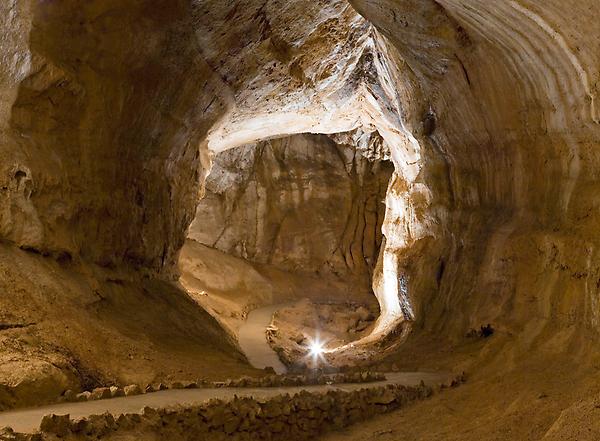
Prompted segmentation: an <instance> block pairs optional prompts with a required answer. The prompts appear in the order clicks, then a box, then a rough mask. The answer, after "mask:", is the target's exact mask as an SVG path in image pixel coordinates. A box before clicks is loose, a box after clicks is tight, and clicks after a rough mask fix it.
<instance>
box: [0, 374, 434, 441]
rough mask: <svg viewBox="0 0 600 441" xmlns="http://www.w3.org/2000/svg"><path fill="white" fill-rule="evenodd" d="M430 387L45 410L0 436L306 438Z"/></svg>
mask: <svg viewBox="0 0 600 441" xmlns="http://www.w3.org/2000/svg"><path fill="white" fill-rule="evenodd" d="M432 393H433V391H432V389H431V388H429V387H427V386H425V385H423V384H421V385H420V386H417V387H406V386H400V385H387V386H382V387H373V388H366V389H360V390H357V391H352V392H344V391H339V390H334V391H328V392H325V393H310V392H306V391H302V392H300V393H298V394H296V395H294V396H289V395H279V396H276V397H274V398H271V399H268V400H256V399H253V398H237V397H236V398H235V399H233V400H230V401H222V400H211V401H208V402H207V403H205V404H202V405H199V406H193V407H188V408H172V409H159V410H156V409H152V408H148V407H147V408H144V409H143V410H142V413H141V414H125V415H121V416H119V417H117V418H115V417H113V416H112V415H110V414H104V415H96V416H90V417H88V418H84V419H80V420H76V421H74V420H72V419H70V417H69V416H68V415H63V416H57V415H48V416H45V417H44V418H43V420H42V423H41V426H40V431H39V432H38V433H36V434H18V433H14V432H12V431H11V430H10V429H5V430H4V431H3V432H0V441H8V440H11V441H50V440H52V441H54V440H57V439H65V440H68V441H77V440H89V439H96V440H98V439H99V440H117V439H118V440H129V439H131V440H134V439H135V440H140V441H142V440H145V439H148V440H150V439H157V437H158V439H164V440H169V441H179V440H186V441H192V440H195V441H197V440H206V441H225V440H228V441H236V440H240V441H242V440H243V441H256V440H270V441H279V440H281V441H293V440H308V439H311V438H314V437H315V436H316V435H318V434H320V433H323V432H325V431H327V430H331V429H334V428H343V427H346V426H348V425H350V424H353V423H356V422H359V421H362V420H365V419H367V418H369V417H372V416H374V415H378V414H382V413H385V412H390V411H392V410H396V409H399V408H401V407H403V406H405V405H406V404H408V403H410V402H412V401H415V400H421V399H424V398H427V397H429V396H430V395H431V394H432Z"/></svg>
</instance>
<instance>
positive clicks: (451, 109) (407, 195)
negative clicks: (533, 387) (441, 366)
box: [351, 0, 600, 347]
mask: <svg viewBox="0 0 600 441" xmlns="http://www.w3.org/2000/svg"><path fill="white" fill-rule="evenodd" d="M351 3H352V5H353V6H354V7H355V8H356V9H357V10H358V11H359V12H360V13H361V14H363V15H364V16H365V18H367V19H368V20H369V21H370V22H372V23H373V24H374V25H375V26H376V27H377V29H378V30H379V31H380V32H381V34H383V35H384V36H385V37H386V38H387V40H388V41H389V42H390V43H391V44H393V46H394V47H395V48H396V49H397V51H398V53H399V56H400V57H401V58H402V60H404V62H405V63H406V64H405V67H406V69H404V70H402V73H403V74H404V75H406V80H405V81H404V84H405V85H406V88H405V91H406V93H405V96H406V97H407V98H406V99H405V100H404V101H403V103H402V104H403V111H404V113H403V116H404V118H405V124H406V127H407V129H408V130H410V131H411V132H412V133H413V135H414V136H415V138H416V139H417V140H418V142H419V144H420V146H421V158H422V159H421V163H420V168H421V173H420V175H419V177H418V178H417V179H416V180H415V181H413V182H408V183H407V182H405V180H404V179H402V178H401V177H400V178H399V179H398V180H397V181H396V182H395V183H392V184H391V186H390V191H389V192H388V202H387V205H388V209H389V207H390V206H392V205H393V204H402V205H404V206H406V207H408V208H407V209H406V210H405V211H404V213H405V215H404V216H402V217H398V218H396V219H395V220H392V219H393V217H392V216H388V217H387V219H388V221H386V223H385V225H384V234H385V236H386V238H387V239H388V250H389V254H388V255H394V256H395V259H397V265H398V266H399V268H400V270H399V272H400V273H402V272H404V273H406V275H407V280H408V284H407V286H408V295H409V299H410V302H411V304H412V306H413V307H414V313H415V319H416V320H417V321H418V326H417V327H418V328H419V329H422V328H425V329H426V330H429V331H433V332H435V333H438V332H440V331H441V330H444V333H446V335H447V336H451V337H452V338H454V339H459V338H461V337H462V336H463V335H464V333H465V331H466V330H468V329H469V328H473V327H475V328H476V327H478V326H479V325H480V324H482V323H489V322H494V323H497V326H499V327H500V328H501V329H502V330H503V331H506V332H509V333H516V334H517V335H522V336H523V338H524V340H525V341H524V343H525V345H524V347H529V345H530V344H531V342H532V341H534V339H535V337H534V336H540V335H544V333H545V332H552V333H554V332H555V329H556V327H558V328H561V327H563V326H571V325H573V324H575V323H576V324H577V326H580V327H581V329H582V330H591V331H592V332H593V333H594V334H596V333H597V324H598V323H599V321H598V311H597V308H595V306H593V305H596V303H597V302H596V300H595V299H596V297H597V288H596V287H597V285H596V282H597V280H598V274H600V267H599V266H598V265H597V264H596V263H595V262H596V261H597V260H598V259H597V251H596V250H597V249H598V239H597V233H596V232H597V231H598V220H597V216H596V215H595V214H594V213H595V211H596V207H597V201H596V199H597V198H596V197H595V196H594V194H596V193H597V189H598V184H597V182H598V172H597V170H598V165H600V164H599V163H598V157H597V154H596V152H595V150H596V147H597V146H598V144H599V143H600V125H599V124H598V116H599V114H598V105H597V100H598V92H599V84H600V83H599V82H598V79H599V78H600V76H599V69H600V62H599V61H600V55H599V54H600V52H599V48H600V29H599V28H598V26H596V25H595V23H596V22H597V18H598V14H597V11H595V6H594V2H592V1H580V2H563V1H558V0H556V1H554V0H551V1H544V2H542V1H533V0H528V1H525V0H519V1H516V0H515V1H498V2H488V1H483V0H439V1H413V0H376V1H368V2H367V1H363V0H352V1H351ZM391 147H392V150H393V149H394V146H393V145H392V146H391ZM394 195H398V197H394ZM399 211H400V210H399ZM390 238H391V239H392V240H393V241H394V242H395V243H394V245H390V244H389V240H390ZM400 239H401V240H400ZM391 266H393V265H391ZM575 317H577V318H575ZM524 330H526V332H525V334H523V331H524ZM525 335H527V337H525Z"/></svg>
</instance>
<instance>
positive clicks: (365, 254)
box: [188, 134, 393, 277]
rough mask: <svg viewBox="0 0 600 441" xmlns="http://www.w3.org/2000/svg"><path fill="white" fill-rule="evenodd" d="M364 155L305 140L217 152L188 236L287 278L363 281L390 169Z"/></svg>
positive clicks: (376, 242) (318, 138)
mask: <svg viewBox="0 0 600 441" xmlns="http://www.w3.org/2000/svg"><path fill="white" fill-rule="evenodd" d="M365 154H366V153H365ZM365 154H363V153H360V152H359V151H358V150H357V149H356V148H354V147H351V146H349V145H343V144H342V145H340V144H336V142H334V141H333V140H332V139H330V138H328V137H327V136H324V135H309V134H304V135H294V136H291V137H288V138H280V139H273V140H268V141H263V142H259V143H257V144H252V145H247V146H243V147H239V148H237V149H231V150H228V151H226V152H223V153H220V154H218V155H216V156H215V157H214V158H213V164H212V168H211V172H210V174H209V176H208V178H207V181H206V193H205V196H204V198H203V199H202V200H200V202H199V204H198V208H197V211H196V218H195V220H194V222H193V223H192V224H191V226H190V230H189V233H188V237H189V238H191V239H194V240H196V241H198V242H199V243H202V244H204V245H207V246H210V247H213V248H216V249H219V250H221V251H224V252H226V253H228V254H232V255H234V256H238V257H242V258H245V259H248V260H250V261H253V262H258V263H264V264H271V265H275V266H277V267H279V268H281V269H285V270H289V271H299V272H320V273H324V274H327V273H335V274H338V275H347V274H348V273H353V274H357V275H364V276H367V277H368V276H369V274H370V272H371V271H372V270H373V267H374V266H375V263H376V261H377V258H378V254H379V247H380V245H381V239H382V235H381V225H382V223H383V216H384V213H385V206H384V204H383V200H384V198H385V193H386V191H387V185H388V181H389V178H390V176H391V173H392V170H393V167H392V165H391V163H390V162H388V161H381V160H380V159H374V160H373V161H371V160H368V159H367V158H365V156H364V155H365Z"/></svg>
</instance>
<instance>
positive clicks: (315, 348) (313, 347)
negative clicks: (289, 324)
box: [306, 336, 327, 368]
mask: <svg viewBox="0 0 600 441" xmlns="http://www.w3.org/2000/svg"><path fill="white" fill-rule="evenodd" d="M326 343H327V342H325V341H321V340H320V339H319V337H318V336H317V337H315V338H314V339H310V338H309V340H308V345H307V347H306V349H307V350H308V353H307V354H306V357H307V358H309V359H310V361H311V363H310V364H311V365H312V367H313V368H317V367H318V366H319V364H326V363H327V360H325V353H326V352H327V349H325V344H326Z"/></svg>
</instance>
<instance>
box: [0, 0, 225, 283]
mask: <svg viewBox="0 0 600 441" xmlns="http://www.w3.org/2000/svg"><path fill="white" fill-rule="evenodd" d="M0 8H2V11H1V14H0V15H1V16H2V20H3V23H2V28H3V37H2V53H3V63H2V66H1V67H0V91H1V92H0V97H1V101H0V104H1V107H2V110H1V111H0V130H2V142H1V143H0V159H1V161H0V162H1V164H2V172H1V176H2V178H1V179H2V186H1V188H2V191H1V196H0V197H1V198H2V209H1V210H0V235H1V237H2V238H3V239H5V240H8V241H10V242H12V243H14V244H16V245H18V246H20V247H23V248H27V249H32V250H36V251H38V252H41V253H44V254H52V255H55V256H62V257H74V258H78V257H83V258H84V259H85V260H87V261H91V262H95V263H99V264H102V265H105V266H116V265H119V264H121V263H123V262H125V263H127V264H131V265H132V266H134V267H136V268H140V269H148V270H150V271H151V272H154V273H157V272H160V271H162V270H163V269H165V268H166V269H167V270H168V269H170V266H171V265H172V264H173V263H174V262H175V260H176V259H175V256H176V253H177V251H178V249H179V247H180V246H181V245H182V243H183V240H184V236H185V229H186V228H187V226H188V224H189V222H190V221H191V219H192V217H193V210H194V207H195V205H196V200H197V196H198V193H199V190H200V185H201V181H202V177H203V174H204V171H203V170H204V168H203V167H202V165H201V162H202V159H203V158H202V156H203V155H204V153H202V154H201V149H200V144H201V142H202V141H203V139H204V136H205V134H206V131H207V130H208V128H209V127H210V125H211V124H212V123H213V122H214V121H215V120H216V118H217V117H218V116H219V115H220V113H222V112H223V111H224V104H223V103H222V102H221V101H220V100H219V99H218V98H216V92H215V90H216V89H217V88H218V87H219V84H220V82H219V79H218V77H217V76H216V75H215V74H214V73H213V72H212V71H211V69H210V67H209V66H208V65H207V64H206V63H205V62H204V60H203V59H202V57H200V56H199V52H198V48H197V41H196V39H195V37H194V33H193V27H192V24H191V7H190V5H189V3H188V2H186V1H176V2H172V1H159V2H156V1H145V0H139V1H137V0H135V1H127V2H115V1H108V0H94V1H90V2H85V4H84V5H82V4H81V2H77V1H61V2H53V1H44V2H38V1H29V0H11V1H9V2H3V4H2V6H0ZM203 151H205V149H204V150H203Z"/></svg>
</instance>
